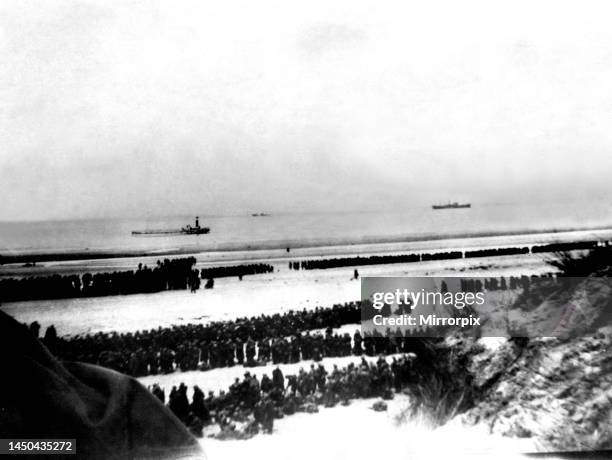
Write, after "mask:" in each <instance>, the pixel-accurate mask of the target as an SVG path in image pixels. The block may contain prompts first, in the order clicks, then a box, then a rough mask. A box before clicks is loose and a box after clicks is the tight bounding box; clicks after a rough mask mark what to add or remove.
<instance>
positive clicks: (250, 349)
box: [246, 336, 255, 366]
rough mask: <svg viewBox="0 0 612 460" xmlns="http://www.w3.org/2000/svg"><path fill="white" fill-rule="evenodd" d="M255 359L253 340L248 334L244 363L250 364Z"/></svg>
mask: <svg viewBox="0 0 612 460" xmlns="http://www.w3.org/2000/svg"><path fill="white" fill-rule="evenodd" d="M254 360H255V342H254V341H253V339H252V338H251V337H250V336H249V338H248V339H247V342H246V364H247V365H249V366H250V365H252V364H253V362H254Z"/></svg>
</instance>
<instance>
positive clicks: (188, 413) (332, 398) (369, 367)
mask: <svg viewBox="0 0 612 460" xmlns="http://www.w3.org/2000/svg"><path fill="white" fill-rule="evenodd" d="M415 358H416V355H414V354H412V353H409V354H404V355H402V356H400V357H399V358H397V357H395V356H394V357H392V359H391V362H390V363H389V362H388V361H387V359H385V358H384V357H382V356H380V357H379V358H378V360H377V361H376V362H371V363H370V362H368V361H367V360H366V359H365V357H362V358H361V362H360V363H359V364H357V365H356V364H355V363H350V364H349V365H348V366H345V367H343V368H339V367H338V366H337V365H335V364H334V366H333V369H332V370H331V372H328V371H327V369H326V368H325V367H324V366H323V365H322V364H318V365H316V364H314V363H313V364H311V365H310V369H309V370H307V371H306V370H305V369H304V368H300V370H299V372H298V373H297V374H295V375H287V376H284V375H283V372H282V370H281V369H280V367H278V366H277V367H276V368H275V369H274V370H273V372H272V377H271V378H270V377H269V376H268V375H267V374H263V375H262V377H261V379H258V378H257V376H255V375H252V374H251V373H250V372H249V371H247V372H245V374H244V378H243V379H242V380H240V379H238V378H236V380H235V381H234V383H232V385H230V387H229V389H228V390H227V391H224V390H221V391H220V392H219V394H218V395H215V393H214V392H213V391H209V392H208V395H207V396H205V395H204V392H203V391H202V390H201V389H200V388H199V387H198V386H194V389H193V397H192V402H191V403H189V401H188V397H187V387H186V386H185V385H184V384H183V383H181V384H180V385H179V387H178V388H177V387H172V389H171V391H170V394H169V397H168V407H169V408H170V409H171V410H172V411H173V412H174V413H175V415H176V416H177V417H178V418H179V419H180V420H182V421H183V423H185V424H186V425H187V426H188V427H189V429H190V430H191V431H192V432H193V433H194V434H195V435H197V436H202V435H203V429H204V427H205V426H207V425H211V424H217V425H218V427H219V432H218V433H217V435H216V437H219V438H223V439H225V438H241V439H244V438H248V437H251V436H253V435H254V434H257V433H258V432H260V431H262V430H263V431H264V432H268V433H270V432H272V431H273V427H274V419H275V418H282V417H284V416H285V415H292V414H294V413H296V412H318V406H319V405H324V406H325V407H334V406H335V405H337V404H339V403H340V404H343V405H347V404H349V402H350V400H351V399H356V398H372V397H381V398H383V399H392V398H393V394H394V392H400V391H402V390H403V389H404V388H405V387H406V386H407V384H409V383H410V382H411V380H412V379H413V378H414V375H415V373H414V361H415ZM151 391H152V392H153V394H154V395H155V396H157V397H158V398H159V399H160V400H161V401H162V402H163V403H165V402H166V395H165V392H164V390H163V389H162V388H161V387H160V386H159V385H157V384H154V385H153V386H152V387H151Z"/></svg>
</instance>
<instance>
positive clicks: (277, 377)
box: [272, 366, 285, 391]
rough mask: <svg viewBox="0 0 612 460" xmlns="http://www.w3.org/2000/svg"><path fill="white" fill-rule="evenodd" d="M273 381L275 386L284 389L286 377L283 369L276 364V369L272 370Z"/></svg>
mask: <svg viewBox="0 0 612 460" xmlns="http://www.w3.org/2000/svg"><path fill="white" fill-rule="evenodd" d="M272 383H273V384H274V387H275V388H278V389H279V390H281V391H284V389H285V377H284V376H283V371H281V369H280V367H279V366H276V369H274V370H273V371H272Z"/></svg>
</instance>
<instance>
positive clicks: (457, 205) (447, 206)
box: [431, 201, 472, 209]
mask: <svg viewBox="0 0 612 460" xmlns="http://www.w3.org/2000/svg"><path fill="white" fill-rule="evenodd" d="M431 207H432V208H433V209H461V208H471V207H472V204H471V203H463V204H460V203H457V202H456V201H455V202H453V203H451V202H450V201H449V202H448V203H446V204H434V205H432V206H431Z"/></svg>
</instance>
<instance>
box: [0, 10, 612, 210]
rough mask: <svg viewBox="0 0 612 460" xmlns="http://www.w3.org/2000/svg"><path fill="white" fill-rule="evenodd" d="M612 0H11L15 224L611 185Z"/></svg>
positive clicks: (8, 51)
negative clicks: (34, 221)
mask: <svg viewBox="0 0 612 460" xmlns="http://www.w3.org/2000/svg"><path fill="white" fill-rule="evenodd" d="M611 17H612V2H609V1H608V0H604V1H585V0H575V1H567V0H550V1H548V0H547V1H538V0H509V1H503V2H502V1H494V0H483V1H473V0H469V1H460V0H427V1H407V0H401V1H397V2H384V1H380V0H373V1H362V0H302V1H299V2H294V1H289V0H279V1H272V0H219V1H215V2H213V1H207V0H198V1H183V0H181V1H177V0H157V1H156V0H146V1H110V0H104V1H99V2H77V1H65V2H64V1H56V0H40V1H28V0H17V1H9V0H3V1H2V2H1V3H0V194H1V196H2V199H1V200H0V220H21V219H47V218H75V217H96V216H100V217H106V216H148V215H164V214H168V213H172V214H177V213H178V214H191V213H199V214H236V213H242V212H251V211H262V210H265V211H271V212H274V211H298V212H299V211H309V212H310V211H325V212H332V211H336V210H341V209H345V210H356V209H364V210H374V209H395V208H398V209H399V208H402V207H411V206H420V205H428V204H431V203H432V202H436V201H440V200H444V201H445V200H446V199H449V198H450V199H457V200H469V201H472V202H475V203H484V202H517V201H533V200H540V201H559V200H565V199H570V198H571V199H573V198H593V199H610V198H612V190H611V189H612V187H610V186H609V184H610V180H611V177H612V155H611V154H612V27H611V26H610V18H611Z"/></svg>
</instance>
